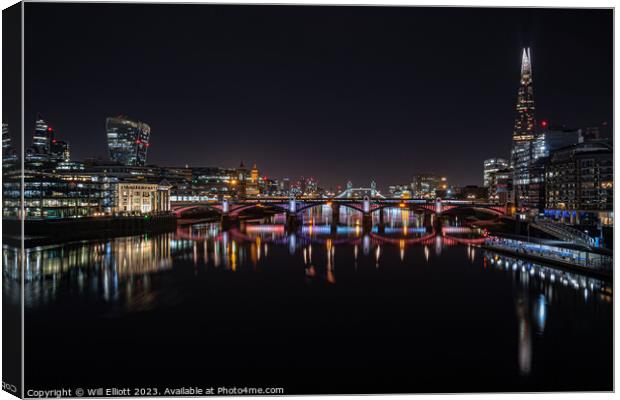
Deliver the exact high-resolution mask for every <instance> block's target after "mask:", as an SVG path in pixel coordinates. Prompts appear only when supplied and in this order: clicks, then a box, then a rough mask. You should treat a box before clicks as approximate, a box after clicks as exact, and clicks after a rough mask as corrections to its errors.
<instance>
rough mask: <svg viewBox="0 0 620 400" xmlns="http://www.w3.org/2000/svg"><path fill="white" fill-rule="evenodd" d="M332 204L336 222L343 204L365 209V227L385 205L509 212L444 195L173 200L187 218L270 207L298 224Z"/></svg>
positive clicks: (234, 215) (226, 219)
mask: <svg viewBox="0 0 620 400" xmlns="http://www.w3.org/2000/svg"><path fill="white" fill-rule="evenodd" d="M322 206H329V207H331V209H332V213H333V216H334V218H332V219H333V220H334V222H335V224H337V221H338V216H339V215H340V208H342V207H346V208H349V209H351V210H355V211H358V212H360V213H362V216H363V225H364V227H365V228H372V215H373V213H378V214H379V225H383V214H384V213H383V210H384V209H385V208H394V207H396V208H402V209H408V210H413V211H419V212H422V213H425V214H436V215H440V214H448V213H452V212H455V211H457V210H463V209H472V210H478V211H482V212H487V213H492V214H495V215H497V216H501V215H507V214H508V212H507V211H508V210H507V208H506V206H502V205H498V204H489V203H478V202H473V201H463V200H441V199H435V200H432V199H394V198H392V199H390V198H373V199H371V198H370V197H368V196H366V197H364V198H332V199H316V198H310V199H304V198H247V199H243V200H235V201H228V200H223V201H221V202H204V201H203V202H200V201H198V202H187V201H185V202H173V203H172V204H171V208H172V211H173V212H174V214H175V215H176V216H177V218H180V219H182V218H185V217H187V216H188V215H191V213H192V212H193V211H199V210H201V209H202V210H212V211H215V212H217V213H218V214H220V216H221V218H222V223H223V224H229V223H230V222H231V221H235V220H237V219H238V218H239V216H240V215H241V214H242V213H243V212H245V211H249V210H256V209H270V210H275V211H276V212H281V213H284V214H286V221H287V225H289V226H295V225H297V224H298V223H299V221H301V214H302V213H303V212H304V211H306V210H309V209H311V208H313V207H322Z"/></svg>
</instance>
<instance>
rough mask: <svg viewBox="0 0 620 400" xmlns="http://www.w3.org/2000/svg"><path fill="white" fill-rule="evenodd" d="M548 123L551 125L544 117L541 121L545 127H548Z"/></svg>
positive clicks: (541, 124)
mask: <svg viewBox="0 0 620 400" xmlns="http://www.w3.org/2000/svg"><path fill="white" fill-rule="evenodd" d="M547 125H549V122H548V121H547V120H546V119H543V120H542V121H540V126H542V127H543V128H546V127H547Z"/></svg>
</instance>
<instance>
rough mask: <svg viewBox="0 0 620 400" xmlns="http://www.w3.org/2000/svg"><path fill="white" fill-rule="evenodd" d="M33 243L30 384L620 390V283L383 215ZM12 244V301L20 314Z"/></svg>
mask: <svg viewBox="0 0 620 400" xmlns="http://www.w3.org/2000/svg"><path fill="white" fill-rule="evenodd" d="M385 222H386V223H385V228H384V229H381V230H379V229H377V228H375V229H374V230H373V231H372V232H369V233H365V232H363V230H362V228H361V226H360V216H359V215H358V214H357V213H356V212H349V211H347V212H341V217H340V224H339V225H338V227H337V228H336V229H334V228H332V225H333V224H331V214H330V211H329V209H328V208H325V209H318V210H314V211H313V212H312V213H310V212H308V213H307V214H306V215H305V217H304V224H303V226H302V227H300V228H299V229H298V230H296V231H294V232H291V231H287V230H286V229H285V228H284V224H283V223H284V219H283V216H281V215H276V216H272V217H269V218H266V219H263V220H256V221H246V222H244V223H242V224H241V225H240V226H239V227H235V228H231V229H229V230H226V231H223V230H222V229H221V227H220V226H219V224H217V223H204V224H196V225H189V226H180V227H179V228H178V229H177V231H176V232H170V233H164V234H157V235H139V236H130V237H120V238H111V239H108V240H96V241H83V242H74V243H65V244H62V245H53V246H46V247H38V248H30V249H27V256H26V261H27V262H26V270H25V279H26V285H25V290H24V297H25V315H26V323H25V347H26V354H25V370H26V387H27V388H34V389H42V388H58V387H60V386H69V387H84V388H98V387H104V388H108V387H113V386H114V387H123V386H127V387H131V388H134V387H138V386H141V387H151V388H156V390H161V389H162V388H165V387H179V386H182V385H185V386H199V387H209V386H216V387H217V386H220V385H235V386H243V387H245V386H261V387H265V386H274V387H282V388H284V390H285V393H290V394H292V393H363V392H394V391H404V392H462V391H477V392H480V391H544V390H553V391H558V390H611V389H612V362H613V356H612V345H613V336H612V302H613V301H612V298H613V292H612V285H611V283H610V282H605V281H601V280H598V279H594V278H590V277H587V276H582V275H579V274H574V273H568V272H564V271H562V270H559V269H555V268H553V267H550V266H545V265H539V264H532V263H530V262H528V261H526V260H520V259H515V258H510V257H505V256H502V255H499V254H495V253H491V252H488V251H484V250H483V249H481V248H479V247H478V246H477V244H478V242H479V241H478V240H477V239H479V237H478V236H477V235H476V233H475V232H469V231H468V229H467V228H464V227H462V226H461V225H460V221H458V219H453V220H450V221H445V222H444V227H443V229H442V231H441V232H435V231H434V229H433V228H431V227H430V226H429V227H427V226H425V220H424V218H423V217H422V216H421V215H417V214H414V213H410V212H408V211H406V210H400V209H391V210H388V211H387V212H386V220H385ZM17 266H18V262H17V252H16V249H14V248H11V247H8V246H4V248H3V271H4V274H5V277H8V278H9V279H5V280H4V287H3V294H4V301H5V303H6V302H8V303H9V304H17V301H18V298H19V292H18V290H17V287H18V286H17V285H18V283H17V282H18V281H17V278H18V277H19V273H20V272H19V269H18V267H17Z"/></svg>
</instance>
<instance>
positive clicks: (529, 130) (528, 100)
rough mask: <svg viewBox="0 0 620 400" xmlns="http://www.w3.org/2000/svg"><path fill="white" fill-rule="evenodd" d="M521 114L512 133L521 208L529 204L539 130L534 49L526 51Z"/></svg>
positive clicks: (517, 198)
mask: <svg viewBox="0 0 620 400" xmlns="http://www.w3.org/2000/svg"><path fill="white" fill-rule="evenodd" d="M516 108H517V115H516V117H515V124H514V131H513V133H512V154H511V163H512V167H513V168H514V179H513V185H514V197H515V198H514V200H515V204H516V205H517V206H524V205H525V204H527V203H528V185H529V183H530V176H529V169H530V165H531V163H532V150H533V146H532V144H533V142H534V139H535V131H536V118H535V114H534V112H535V107H534V86H533V80H532V58H531V55H530V49H529V48H527V49H523V56H522V58H521V81H520V85H519V90H518V92H517V107H516Z"/></svg>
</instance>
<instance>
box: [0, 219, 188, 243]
mask: <svg viewBox="0 0 620 400" xmlns="http://www.w3.org/2000/svg"><path fill="white" fill-rule="evenodd" d="M2 226H3V236H2V241H3V242H4V243H8V244H11V245H19V243H20V232H21V221H19V220H17V219H3V220H2ZM175 229H176V217H175V216H174V214H169V213H165V214H156V215H146V216H119V217H85V218H65V219H47V220H27V221H26V222H25V224H24V240H25V244H26V246H27V247H30V246H40V245H46V244H54V243H62V242H66V241H70V240H86V239H99V238H106V237H115V236H125V235H138V234H142V233H159V232H170V231H174V230H175Z"/></svg>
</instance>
